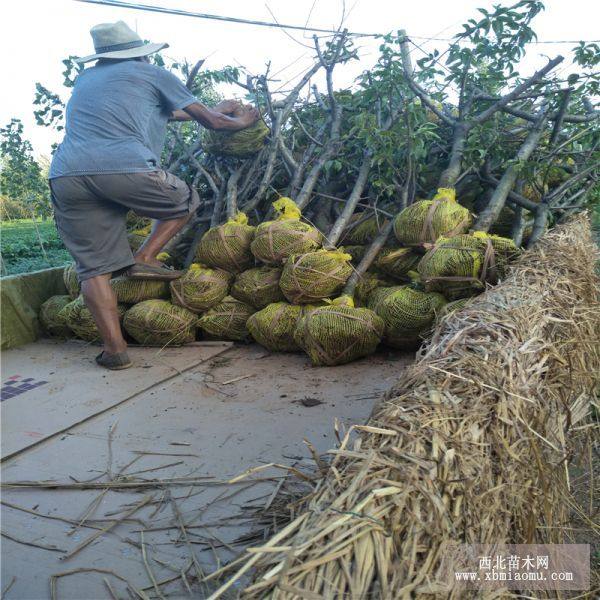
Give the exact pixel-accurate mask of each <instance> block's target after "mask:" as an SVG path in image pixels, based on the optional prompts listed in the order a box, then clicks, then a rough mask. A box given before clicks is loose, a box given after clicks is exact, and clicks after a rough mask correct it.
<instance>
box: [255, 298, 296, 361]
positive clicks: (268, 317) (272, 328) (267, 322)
mask: <svg viewBox="0 0 600 600" xmlns="http://www.w3.org/2000/svg"><path fill="white" fill-rule="evenodd" d="M302 311H303V307H302V306H297V305H294V304H288V303H287V302H275V303H273V304H269V305H268V306H266V307H265V308H263V309H262V310H259V311H258V312H256V313H254V314H253V315H252V316H251V317H250V318H249V319H248V321H247V323H246V326H247V327H248V330H249V331H250V333H251V334H252V337H253V338H254V339H255V340H256V341H257V342H258V343H259V344H261V345H262V346H264V347H265V348H267V349H268V350H271V351H272V352H296V351H298V350H300V346H298V344H297V343H296V341H295V340H294V330H295V328H296V324H297V322H298V319H299V318H300V316H301V315H302Z"/></svg>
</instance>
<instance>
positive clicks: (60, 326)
mask: <svg viewBox="0 0 600 600" xmlns="http://www.w3.org/2000/svg"><path fill="white" fill-rule="evenodd" d="M71 301H72V300H71V296H52V297H50V298H48V300H46V302H44V303H43V304H42V306H40V312H39V319H40V323H41V325H42V329H43V330H44V331H45V332H46V333H47V334H48V335H49V336H50V337H59V338H66V337H70V336H71V330H70V329H69V326H68V325H67V321H66V318H65V315H64V313H63V314H60V312H61V311H62V309H63V308H64V307H65V306H67V304H69V303H70V302H71Z"/></svg>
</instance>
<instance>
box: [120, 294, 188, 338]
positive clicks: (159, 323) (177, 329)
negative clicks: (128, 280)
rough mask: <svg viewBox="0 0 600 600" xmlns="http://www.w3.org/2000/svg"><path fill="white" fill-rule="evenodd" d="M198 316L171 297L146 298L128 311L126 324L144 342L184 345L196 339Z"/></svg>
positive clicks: (128, 330)
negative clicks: (164, 298) (166, 298)
mask: <svg viewBox="0 0 600 600" xmlns="http://www.w3.org/2000/svg"><path fill="white" fill-rule="evenodd" d="M197 320H198V316H197V315H196V314H194V313H193V312H191V311H189V310H187V308H183V307H182V306H175V305H174V304H171V303H170V302H169V301H168V300H145V301H144V302H140V303H139V304H136V305H135V306H132V307H131V308H130V309H129V310H128V311H127V312H126V313H125V318H124V319H123V326H124V327H125V331H127V333H128V334H129V335H130V336H131V337H132V338H133V339H134V340H135V341H136V342H138V343H139V344H142V345H144V346H160V347H163V346H180V345H182V344H186V343H189V342H193V341H194V339H195V337H196V335H195V334H196V329H195V328H196V321H197Z"/></svg>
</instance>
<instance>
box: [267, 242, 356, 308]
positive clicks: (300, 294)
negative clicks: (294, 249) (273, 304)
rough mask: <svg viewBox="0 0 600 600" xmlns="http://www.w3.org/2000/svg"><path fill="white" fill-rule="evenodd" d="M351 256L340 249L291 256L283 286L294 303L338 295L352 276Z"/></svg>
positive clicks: (306, 302) (283, 278) (286, 266)
mask: <svg viewBox="0 0 600 600" xmlns="http://www.w3.org/2000/svg"><path fill="white" fill-rule="evenodd" d="M350 259H351V256H350V255H349V254H345V253H344V252H340V251H339V250H317V251H316V252H308V253H306V254H299V255H295V256H291V257H290V258H289V259H288V260H287V262H286V263H285V266H284V267H283V272H282V274H281V279H280V281H279V285H280V286H281V289H282V291H283V293H284V295H285V297H286V298H287V299H288V300H289V301H290V302H292V303H293V304H309V303H310V302H313V301H315V300H321V299H323V298H330V297H332V296H335V295H336V294H337V293H338V292H339V291H340V290H341V289H342V288H343V287H344V284H345V283H346V281H347V280H348V277H350V275H351V273H352V266H351V265H350V262H349V261H350Z"/></svg>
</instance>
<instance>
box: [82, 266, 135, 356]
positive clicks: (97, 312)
mask: <svg viewBox="0 0 600 600" xmlns="http://www.w3.org/2000/svg"><path fill="white" fill-rule="evenodd" d="M110 277H111V275H110V273H108V274H106V275H98V276H97V277H91V278H90V279H85V280H84V281H82V283H81V293H82V294H83V298H84V300H85V305H86V306H87V307H88V309H89V311H90V312H91V313H92V316H93V317H94V321H95V322H96V325H97V326H98V330H99V331H100V337H101V338H102V341H103V342H104V350H105V351H106V352H107V353H108V354H117V353H118V352H125V350H127V342H126V341H125V340H124V338H123V332H122V331H121V324H120V323H119V313H118V312H117V297H116V296H115V293H114V292H113V289H112V288H111V287H110V283H109V281H110Z"/></svg>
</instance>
